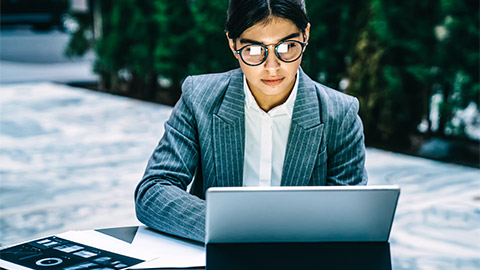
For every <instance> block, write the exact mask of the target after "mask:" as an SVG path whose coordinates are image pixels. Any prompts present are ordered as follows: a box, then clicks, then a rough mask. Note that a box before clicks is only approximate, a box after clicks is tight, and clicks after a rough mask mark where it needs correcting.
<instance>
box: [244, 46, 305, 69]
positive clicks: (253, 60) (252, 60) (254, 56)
mask: <svg viewBox="0 0 480 270" xmlns="http://www.w3.org/2000/svg"><path fill="white" fill-rule="evenodd" d="M307 45H308V42H300V41H298V40H285V41H281V42H280V43H277V44H276V45H275V47H274V48H275V55H276V56H277V57H278V59H280V60H281V61H283V62H285V63H291V62H294V61H296V60H297V59H298V58H300V56H302V54H303V51H304V48H305V47H306V46H307ZM269 46H273V45H262V44H251V45H247V46H245V47H243V48H241V49H239V50H236V51H235V53H237V54H238V55H240V58H241V59H242V61H243V62H244V63H245V64H247V65H249V66H258V65H260V64H262V63H263V62H265V60H267V57H268V47H269Z"/></svg>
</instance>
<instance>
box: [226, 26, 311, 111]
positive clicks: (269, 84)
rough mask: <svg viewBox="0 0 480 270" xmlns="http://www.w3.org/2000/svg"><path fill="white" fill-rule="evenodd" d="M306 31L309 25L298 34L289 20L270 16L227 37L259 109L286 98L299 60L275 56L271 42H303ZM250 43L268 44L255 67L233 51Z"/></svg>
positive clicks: (306, 34) (293, 82)
mask: <svg viewBox="0 0 480 270" xmlns="http://www.w3.org/2000/svg"><path fill="white" fill-rule="evenodd" d="M309 32H310V24H309V25H308V26H307V28H306V29H305V33H302V32H301V31H300V30H299V29H298V28H297V26H296V25H295V24H294V23H292V22H291V21H290V20H286V19H283V18H278V17H274V18H273V19H271V20H270V21H268V22H267V23H264V22H260V23H258V24H256V25H254V26H252V27H250V28H248V29H247V30H245V31H244V32H243V33H242V35H241V36H240V37H239V38H238V39H236V40H232V39H228V40H229V45H230V48H231V50H232V52H234V55H235V57H236V58H237V60H238V63H239V64H240V67H241V68H242V71H243V74H245V77H246V79H247V83H248V86H249V87H250V90H251V91H252V94H253V96H254V97H255V99H256V100H257V103H258V104H259V105H260V107H261V108H262V109H264V110H266V111H268V110H269V109H271V108H273V107H275V106H277V105H279V104H282V103H283V102H284V101H285V100H286V99H287V98H288V96H289V94H290V92H291V90H292V88H293V85H294V84H295V77H296V74H297V70H298V68H299V66H300V63H301V61H302V57H300V58H298V59H297V60H295V61H293V62H290V63H286V62H283V61H281V60H280V59H278V57H277V56H276V55H275V48H274V47H275V45H276V44H278V43H279V42H281V41H284V40H297V41H300V42H307V41H308V37H309ZM250 44H262V45H264V46H267V47H268V57H267V59H266V60H265V62H263V63H262V64H260V65H258V66H249V65H247V64H245V63H244V62H243V61H242V59H241V58H240V55H238V54H237V53H235V50H239V49H241V48H243V47H245V46H247V45H250ZM272 45H273V46H272ZM280 50H281V49H280V48H279V51H280Z"/></svg>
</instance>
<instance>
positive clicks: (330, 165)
mask: <svg viewBox="0 0 480 270" xmlns="http://www.w3.org/2000/svg"><path fill="white" fill-rule="evenodd" d="M242 76H243V74H242V71H241V69H235V70H231V71H229V72H225V73H219V74H209V75H200V76H191V77H188V78H187V79H186V80H185V82H184V83H183V86H182V89H183V93H182V96H181V98H180V100H179V101H178V103H177V104H176V105H175V108H174V109H173V111H172V114H171V116H170V118H169V120H168V121H167V122H166V123H165V133H164V135H163V137H162V139H161V140H160V143H159V144H158V146H157V148H156V149H155V151H154V152H153V154H152V156H151V158H150V160H149V162H148V165H147V168H146V171H145V175H144V177H143V179H142V181H141V182H140V183H139V184H138V186H137V189H136V190H135V200H136V214H137V218H138V219H139V220H140V221H141V222H142V223H144V224H145V225H147V226H149V227H151V228H154V229H157V230H160V231H163V232H166V233H170V234H174V235H178V236H181V237H185V238H190V239H194V240H197V241H202V242H203V241H204V238H205V201H204V200H203V199H204V198H205V191H206V190H207V189H208V188H209V187H213V186H242V182H243V159H244V150H245V145H244V144H245V132H244V129H245V115H244V103H245V95H244V91H243V77H242ZM358 108H359V105H358V101H357V99H355V98H354V97H351V96H348V95H345V94H342V93H340V92H338V91H335V90H332V89H329V88H327V87H325V86H323V85H321V84H319V83H316V82H314V81H312V80H311V79H310V78H309V77H308V76H307V75H306V74H305V73H304V72H303V71H302V69H301V68H300V72H299V84H298V92H297V98H296V101H295V105H294V109H293V114H292V123H291V128H290V133H289V138H288V143H287V150H286V153H285V162H284V168H283V172H282V179H281V184H282V186H307V185H310V186H322V185H364V184H366V182H367V175H366V171H365V167H364V162H365V146H364V136H363V126H362V122H361V120H360V118H359V116H358ZM192 179H194V183H193V186H192V189H191V191H190V192H191V194H189V193H187V192H186V191H185V190H186V188H187V186H188V185H189V184H190V182H191V181H192Z"/></svg>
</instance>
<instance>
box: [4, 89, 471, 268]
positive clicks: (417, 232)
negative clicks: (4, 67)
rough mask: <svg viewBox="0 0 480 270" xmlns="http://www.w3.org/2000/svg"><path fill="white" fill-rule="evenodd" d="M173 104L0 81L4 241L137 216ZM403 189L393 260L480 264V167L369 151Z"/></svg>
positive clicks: (375, 171)
mask: <svg viewBox="0 0 480 270" xmlns="http://www.w3.org/2000/svg"><path fill="white" fill-rule="evenodd" d="M170 111H171V108H170V107H167V106H162V105H158V104H153V103H148V102H143V101H137V100H132V99H128V98H124V97H118V96H113V95H109V94H104V93H98V92H92V91H89V90H85V89H80V88H72V87H68V86H64V85H60V84H54V83H46V82H45V83H24V84H10V85H8V84H7V85H5V84H4V85H0V115H1V118H0V245H3V246H5V245H10V244H14V243H18V242H21V241H25V240H30V239H33V238H36V237H41V236H46V235H50V234H56V233H60V232H64V231H68V230H83V229H92V228H104V227H114V226H130V225H136V224H138V221H137V220H136V218H135V214H134V204H133V191H134V188H135V186H136V184H137V183H138V181H139V180H140V178H141V176H142V174H143V170H144V168H145V165H146V162H147V159H148V158H149V156H150V154H151V152H152V151H153V149H154V147H155V146H156V144H157V142H158V140H159V138H160V136H161V134H162V132H163V122H164V121H165V120H166V119H167V118H168V116H169V113H170ZM367 170H368V173H369V176H370V180H369V184H370V185H379V184H395V185H399V186H400V187H401V188H402V191H401V195H400V201H399V206H398V209H397V213H396V216H395V221H394V226H393V229H392V233H391V237H390V243H391V253H392V262H393V268H394V269H395V270H400V269H449V270H450V269H480V256H479V255H478V254H480V253H479V251H480V244H479V243H480V170H479V169H474V168H469V167H463V166H458V165H452V164H447V163H441V162H437V161H431V160H427V159H422V158H418V157H411V156H406V155H401V154H396V153H391V152H386V151H382V150H378V149H372V148H369V149H367Z"/></svg>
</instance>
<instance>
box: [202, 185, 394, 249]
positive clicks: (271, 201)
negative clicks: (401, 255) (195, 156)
mask: <svg viewBox="0 0 480 270" xmlns="http://www.w3.org/2000/svg"><path fill="white" fill-rule="evenodd" d="M399 195H400V188H399V187H398V186H322V187H319V186H317V187H214V188H210V189H208V190H207V194H206V202H207V207H206V243H207V244H208V243H275V242H287V243H288V242H388V239H389V236H390V230H391V227H392V222H393V218H394V215H395V209H396V206H397V202H398V197H399Z"/></svg>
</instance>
